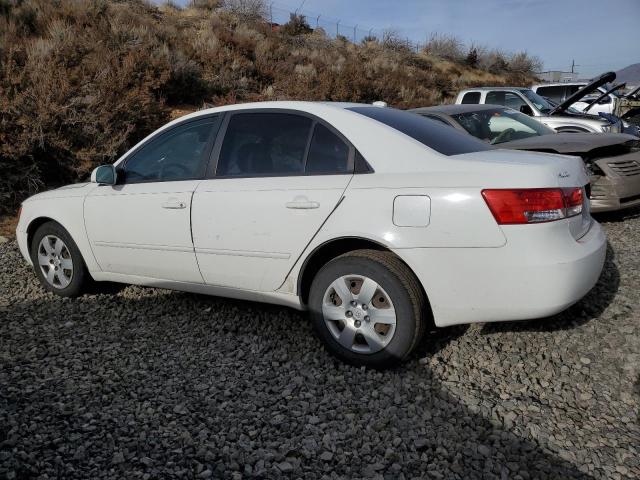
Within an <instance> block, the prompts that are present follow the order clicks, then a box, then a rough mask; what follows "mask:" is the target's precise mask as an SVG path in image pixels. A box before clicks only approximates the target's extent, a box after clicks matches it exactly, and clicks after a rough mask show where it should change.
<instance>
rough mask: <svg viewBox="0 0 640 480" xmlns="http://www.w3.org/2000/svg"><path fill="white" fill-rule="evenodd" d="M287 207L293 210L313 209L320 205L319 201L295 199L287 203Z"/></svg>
mask: <svg viewBox="0 0 640 480" xmlns="http://www.w3.org/2000/svg"><path fill="white" fill-rule="evenodd" d="M285 206H286V207H287V208H291V209H293V210H312V209H314V208H318V207H320V204H319V203H318V202H311V201H309V200H307V199H304V200H294V201H293V202H287V203H285Z"/></svg>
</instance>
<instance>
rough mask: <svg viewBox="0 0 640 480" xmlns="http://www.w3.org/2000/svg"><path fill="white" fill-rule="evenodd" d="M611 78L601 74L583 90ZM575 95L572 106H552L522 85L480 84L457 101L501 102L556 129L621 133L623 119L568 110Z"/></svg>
mask: <svg viewBox="0 0 640 480" xmlns="http://www.w3.org/2000/svg"><path fill="white" fill-rule="evenodd" d="M608 81H609V79H608V77H606V76H602V77H600V78H599V79H597V80H596V81H594V82H591V83H590V84H589V85H587V87H588V88H587V87H585V88H583V89H582V90H581V93H582V94H583V95H584V96H586V95H588V94H589V93H591V92H593V91H594V90H597V89H598V87H599V86H601V85H604V84H605V83H607V82H608ZM574 97H575V95H574V96H573V97H572V99H571V100H572V101H571V103H570V104H569V105H567V104H566V102H565V103H561V104H560V105H553V104H551V103H549V102H548V101H547V100H546V99H545V98H543V97H541V96H540V95H538V94H537V93H535V92H534V91H533V90H531V89H530V88H521V87H477V88H468V89H466V90H462V91H461V92H460V93H459V94H458V96H457V98H456V103H457V104H490V105H501V106H503V107H509V108H512V109H514V110H517V111H519V112H521V113H525V114H527V115H529V116H530V117H533V118H534V119H535V120H538V121H539V122H541V123H543V124H544V125H546V126H548V127H550V128H552V129H554V130H555V131H556V132H571V133H575V132H582V133H602V132H606V133H620V132H622V131H623V128H624V127H623V124H622V121H620V119H612V118H604V117H601V116H597V115H588V114H584V113H579V112H577V111H575V112H574V111H571V110H569V107H570V106H571V104H573V103H575V102H576V101H577V99H576V98H574Z"/></svg>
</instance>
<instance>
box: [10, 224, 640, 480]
mask: <svg viewBox="0 0 640 480" xmlns="http://www.w3.org/2000/svg"><path fill="white" fill-rule="evenodd" d="M604 220H605V222H604V226H605V228H606V230H607V233H608V235H609V240H610V248H609V254H608V258H607V264H606V267H605V271H604V273H603V276H602V278H601V280H600V282H599V283H598V285H597V286H596V288H595V289H594V290H593V291H592V292H591V293H590V294H589V295H588V296H587V297H586V298H585V299H584V300H583V301H581V302H580V303H579V304H577V305H576V306H574V307H572V308H571V309H570V310H568V311H567V312H565V313H563V314H561V315H558V316H555V317H553V318H549V319H545V320H538V321H531V322H524V323H503V324H490V325H474V326H470V327H460V328H450V329H443V330H437V331H434V332H431V333H430V334H429V339H428V340H427V341H425V342H424V344H423V345H422V346H421V348H420V351H419V353H418V355H416V356H415V358H414V359H413V360H412V361H410V362H409V363H407V364H406V365H404V366H403V367H401V368H398V369H396V370H393V371H386V372H377V371H372V370H366V369H356V368H353V367H349V366H346V365H343V364H341V363H339V362H337V361H335V360H333V359H332V358H330V357H329V356H328V355H327V354H326V353H325V352H324V350H323V348H322V347H321V346H320V344H319V342H318V341H317V340H316V339H315V338H314V336H313V334H312V331H311V328H310V325H309V323H308V322H307V321H306V319H305V317H304V315H302V314H299V313H297V312H294V311H292V310H288V309H285V308H278V307H271V306H265V305H260V304H252V303H246V302H239V301H230V300H225V299H218V298H212V297H204V296H197V295H190V294H183V293H178V292H168V291H163V290H155V289H143V288H138V287H127V288H124V289H121V290H119V291H117V292H115V293H114V292H111V293H109V294H95V295H87V296H84V297H83V298H80V299H76V300H67V299H60V298H56V297H54V296H53V295H50V294H47V293H45V292H44V291H43V290H42V289H41V288H40V287H39V286H38V285H37V283H36V280H35V277H34V275H33V274H32V272H31V271H30V270H29V269H28V268H27V267H26V266H25V264H24V262H23V261H22V259H21V258H20V256H19V253H18V251H17V248H16V245H15V243H14V242H9V243H5V244H3V245H0V478H1V477H2V476H5V477H6V478H66V479H72V478H83V479H84V478H234V479H235V478H252V477H261V478H279V477H286V478H288V477H293V478H321V477H323V476H324V477H326V478H361V477H363V478H393V479H396V478H436V479H437V478H447V479H450V478H499V479H505V478H510V479H533V478H554V479H556V478H562V479H566V478H613V479H616V478H640V456H639V455H638V453H639V452H638V450H640V427H639V423H640V422H639V416H638V413H639V407H640V340H639V338H640V337H639V333H640V332H639V331H640V328H639V320H640V314H639V313H638V312H639V307H640V254H639V252H638V245H639V242H640V212H635V213H633V212H632V213H631V214H627V215H626V216H618V217H613V218H607V219H604Z"/></svg>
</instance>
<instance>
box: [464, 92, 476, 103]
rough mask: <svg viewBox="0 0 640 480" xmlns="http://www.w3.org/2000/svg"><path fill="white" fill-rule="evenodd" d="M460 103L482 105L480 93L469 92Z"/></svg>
mask: <svg viewBox="0 0 640 480" xmlns="http://www.w3.org/2000/svg"><path fill="white" fill-rule="evenodd" d="M460 103H480V92H467V93H465V94H464V96H463V97H462V101H461V102H460Z"/></svg>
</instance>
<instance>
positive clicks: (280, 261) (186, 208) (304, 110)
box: [17, 102, 606, 367]
mask: <svg viewBox="0 0 640 480" xmlns="http://www.w3.org/2000/svg"><path fill="white" fill-rule="evenodd" d="M587 186H588V178H587V176H586V174H585V171H584V167H583V165H582V162H581V161H580V159H577V158H574V157H563V156H558V155H548V154H543V153H530V152H520V151H507V150H493V149H492V148H491V147H489V146H487V145H486V144H485V143H484V142H481V141H480V140H476V139H475V138H473V137H471V136H469V135H466V134H463V133H460V132H458V131H456V130H455V129H453V128H450V127H447V126H445V125H440V124H438V123H437V122H435V121H432V120H428V119H426V118H423V117H421V116H419V115H416V114H413V113H408V112H403V111H399V110H395V109H391V108H380V107H376V106H371V105H360V104H329V103H311V102H269V103H257V104H245V105H233V106H226V107H220V108H213V109H209V110H203V111H200V112H197V113H194V114H191V115H187V116H185V117H182V118H180V119H178V120H175V121H173V122H171V123H169V124H168V125H165V126H164V127H162V128H161V129H159V130H158V131H156V132H154V133H153V134H151V135H149V136H148V137H147V138H145V139H144V140H142V141H141V142H140V143H139V144H137V145H136V146H135V147H134V148H132V149H131V150H130V151H129V152H127V153H126V154H125V155H124V156H123V157H122V158H120V159H119V160H118V161H117V162H115V164H114V165H104V166H101V167H98V168H97V169H95V170H94V172H93V174H92V176H91V182H90V183H83V184H77V185H71V186H67V187H62V188H59V189H57V190H53V191H49V192H45V193H41V194H38V195H35V196H33V197H31V198H29V199H28V200H26V201H25V202H24V203H23V206H22V213H21V217H20V221H19V224H18V229H17V236H18V243H19V246H20V250H21V252H22V254H23V255H24V257H25V258H26V259H27V260H28V261H29V262H30V263H32V264H33V265H34V267H35V272H36V274H37V276H38V278H39V279H40V281H41V282H42V284H43V286H44V287H45V288H46V289H48V290H49V291H51V292H54V293H56V294H58V295H63V296H74V295H78V294H80V293H81V292H82V290H83V288H84V287H85V286H86V285H87V283H88V282H90V281H114V282H123V283H131V284H139V285H147V286H152V287H162V288H171V289H176V290H184V291H191V292H199V293H205V294H212V295H220V296H226V297H234V298H241V299H247V300H257V301H263V302H271V303H277V304H281V305H288V306H291V307H294V308H298V309H309V310H310V312H311V318H312V321H313V325H314V326H315V329H316V331H317V333H318V335H319V337H320V338H321V339H322V341H323V342H324V343H325V345H326V348H327V349H328V350H329V351H330V352H332V353H333V354H335V355H337V356H338V357H340V358H342V359H344V360H346V361H349V362H351V363H355V364H359V365H372V366H377V367H382V366H386V365H390V364H391V363H394V362H396V361H399V360H402V359H405V358H406V357H407V356H408V355H409V354H410V352H411V351H412V349H413V348H414V347H415V346H416V344H417V343H418V342H419V341H420V339H421V337H422V334H423V332H424V329H425V325H426V324H427V322H430V321H432V320H433V321H434V322H435V324H436V325H437V326H447V325H454V324H461V323H473V322H492V321H504V320H519V319H530V318H537V317H544V316H548V315H551V314H554V313H557V312H559V311H561V310H563V309H565V308H567V307H568V306H569V305H571V304H573V303H575V302H576V301H578V300H579V299H580V298H581V297H582V296H583V295H585V293H587V292H588V291H589V290H590V289H591V288H592V287H593V285H594V284H595V283H596V281H597V279H598V277H599V275H600V271H601V270H602V266H603V263H604V258H605V250H606V240H605V237H604V234H603V232H602V230H601V228H600V226H599V225H598V224H597V223H596V222H595V221H594V220H593V219H592V218H591V216H590V214H589V210H588V200H587V195H586V194H585V189H586V188H587Z"/></svg>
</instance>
